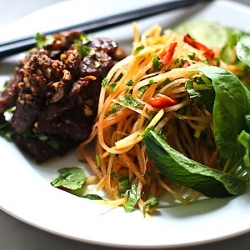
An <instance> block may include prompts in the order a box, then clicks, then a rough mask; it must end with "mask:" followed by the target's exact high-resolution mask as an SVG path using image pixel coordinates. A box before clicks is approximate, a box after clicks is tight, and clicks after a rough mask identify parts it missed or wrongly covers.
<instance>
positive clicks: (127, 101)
mask: <svg viewBox="0 0 250 250" xmlns="http://www.w3.org/2000/svg"><path fill="white" fill-rule="evenodd" d="M117 102H118V103H119V104H120V105H121V106H123V107H129V106H132V107H143V106H144V104H142V103H140V102H138V101H137V100H135V99H134V98H133V97H132V96H131V95H127V96H125V97H124V98H122V99H118V100H117Z"/></svg>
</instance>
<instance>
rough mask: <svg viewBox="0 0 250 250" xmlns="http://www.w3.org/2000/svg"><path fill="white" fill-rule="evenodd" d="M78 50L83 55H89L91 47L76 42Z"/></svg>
mask: <svg viewBox="0 0 250 250" xmlns="http://www.w3.org/2000/svg"><path fill="white" fill-rule="evenodd" d="M75 46H76V48H77V50H78V52H79V53H80V54H81V56H82V57H85V56H88V55H89V52H90V50H91V48H90V47H89V46H87V45H85V44H75Z"/></svg>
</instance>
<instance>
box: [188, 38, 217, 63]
mask: <svg viewBox="0 0 250 250" xmlns="http://www.w3.org/2000/svg"><path fill="white" fill-rule="evenodd" d="M184 42H185V43H187V44H189V45H190V46H192V47H194V48H195V49H198V50H202V51H204V55H205V56H206V57H207V58H208V59H212V58H213V57H214V52H213V51H212V50H211V49H209V48H208V47H206V46H205V45H204V44H202V43H199V42H196V41H195V40H194V39H192V37H190V36H189V35H185V36H184Z"/></svg>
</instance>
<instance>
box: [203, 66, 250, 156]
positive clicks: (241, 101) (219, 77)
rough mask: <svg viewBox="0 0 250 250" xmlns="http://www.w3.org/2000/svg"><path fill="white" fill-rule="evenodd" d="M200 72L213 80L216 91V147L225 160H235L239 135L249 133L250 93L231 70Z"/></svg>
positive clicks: (214, 69) (211, 67)
mask: <svg viewBox="0 0 250 250" xmlns="http://www.w3.org/2000/svg"><path fill="white" fill-rule="evenodd" d="M199 70H200V71H201V72H203V73H204V74H205V75H206V76H207V77H208V78H210V79H211V80H212V83H213V87H214V91H215V100H214V106H213V119H214V126H215V141H216V144H217V145H218V147H219V148H220V154H221V156H222V157H224V158H225V159H230V158H233V156H234V154H235V152H236V146H237V145H236V143H237V137H238V135H239V134H240V132H241V131H242V130H246V131H249V127H248V125H247V122H246V119H245V116H246V115H248V114H249V113H250V92H249V90H248V89H247V88H246V87H245V86H244V85H243V84H242V83H241V81H240V80H239V79H238V78H237V77H236V76H235V75H234V74H232V73H231V72H229V71H227V70H224V69H221V68H218V67H213V66H205V67H203V68H200V69H199ZM229 104H230V105H229Z"/></svg>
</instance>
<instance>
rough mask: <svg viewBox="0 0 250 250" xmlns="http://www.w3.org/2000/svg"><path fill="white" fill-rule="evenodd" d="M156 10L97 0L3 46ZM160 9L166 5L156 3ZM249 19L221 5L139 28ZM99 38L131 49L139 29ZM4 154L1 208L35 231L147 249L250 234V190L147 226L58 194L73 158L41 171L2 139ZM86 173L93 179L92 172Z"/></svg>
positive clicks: (34, 24) (50, 13)
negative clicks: (61, 174)
mask: <svg viewBox="0 0 250 250" xmlns="http://www.w3.org/2000/svg"><path fill="white" fill-rule="evenodd" d="M150 2H152V1H151V0H140V1H133V3H131V2H129V1H128V2H126V5H125V6H123V5H122V4H117V2H116V1H115V0H106V1H100V0H99V1H97V0H92V1H91V5H87V4H86V2H85V1H82V0H80V1H79V0H72V1H65V2H62V3H60V4H56V5H54V6H51V7H49V8H46V9H43V10H40V11H38V12H35V13H33V14H31V15H29V16H27V17H25V18H23V19H21V20H19V21H17V22H15V23H13V24H11V25H10V26H8V27H6V28H4V29H2V30H0V33H1V35H2V40H3V39H4V38H3V37H5V40H7V39H12V38H14V36H17V37H18V36H20V35H30V34H35V33H36V32H42V31H44V30H46V29H48V27H50V28H51V30H53V29H55V28H59V27H60V25H64V26H65V25H70V24H74V23H77V22H80V21H82V20H83V19H84V20H89V19H91V18H95V17H101V16H104V15H110V14H112V13H117V12H121V11H125V10H129V9H132V8H136V7H140V6H145V5H150V4H152V3H150ZM158 2H162V1H160V0H158V1H154V3H158ZM90 8H91V9H90ZM70 10H72V11H70ZM93 13H94V16H93ZM249 16H250V10H249V8H247V7H246V6H243V5H239V4H236V3H232V2H229V1H215V2H213V3H210V4H207V5H200V6H195V7H192V8H188V9H186V10H177V11H172V12H170V13H166V14H164V15H159V16H156V17H154V18H149V19H148V20H144V21H140V22H139V27H140V29H141V30H144V29H146V28H147V27H149V26H151V25H153V24H154V23H159V24H160V25H162V26H163V27H170V26H173V25H177V24H179V23H180V22H182V21H187V20H189V19H206V20H217V21H219V22H220V23H222V24H224V25H228V26H232V27H239V28H242V29H245V30H247V29H248V26H249V22H248V20H249ZM49 17H50V18H49ZM24 27H25V29H24ZM24 30H25V31H24ZM24 32H25V33H24ZM96 35H98V36H100V35H105V36H108V37H110V38H113V39H116V40H118V41H120V42H121V44H124V45H126V46H128V45H129V44H130V43H131V40H132V28H131V25H123V26H122V27H119V28H114V29H111V30H107V31H103V32H99V33H98V34H96ZM127 48H128V47H127ZM22 56H23V55H18V56H13V57H10V58H8V59H5V60H3V61H2V62H1V67H0V77H1V78H0V81H2V82H1V84H2V83H3V81H4V80H5V79H6V77H8V76H10V75H11V74H12V72H13V69H14V66H15V63H16V62H17V60H18V59H19V58H20V57H22ZM0 152H1V153H0V155H1V177H0V178H1V180H0V190H1V192H0V208H1V209H2V210H4V211H6V212H7V213H9V214H11V215H12V216H14V217H16V218H18V219H20V220H22V221H24V222H27V223H28V224H31V225H33V226H35V227H38V228H40V229H43V230H46V231H48V232H51V233H54V234H57V235H61V236H64V237H67V238H71V239H76V240H79V241H84V242H88V243H95V244H100V245H109V246H115V247H138V248H143V249H145V248H152V247H154V248H162V247H164V248H168V247H169V248H170V247H177V246H188V245H196V244H201V243H205V242H211V241H216V240H221V239H225V238H229V237H232V236H236V235H239V234H242V233H244V232H248V231H250V216H249V214H250V195H249V194H250V193H249V192H250V190H249V188H248V190H247V191H246V193H245V194H243V195H240V196H238V197H233V198H226V199H209V200H203V201H200V202H197V203H194V204H191V205H189V206H185V207H184V206H180V207H167V206H161V208H160V209H159V210H158V212H157V213H156V214H154V215H153V216H152V218H151V219H150V220H148V219H144V218H143V216H142V215H141V213H140V212H139V211H135V212H132V213H129V214H128V213H125V212H124V210H123V208H116V209H113V210H109V209H108V208H107V207H105V206H101V205H96V204H95V202H92V201H89V200H85V199H82V198H79V197H76V196H73V195H70V194H68V193H66V192H63V191H61V190H58V189H56V188H53V187H52V186H51V185H50V181H51V180H52V179H54V178H55V177H56V176H57V175H58V173H57V170H58V169H59V168H63V167H70V166H83V165H82V164H81V163H79V162H78V161H77V159H76V155H75V151H74V150H73V151H72V152H70V153H69V154H68V155H67V156H65V157H63V158H56V159H53V160H51V161H49V162H48V163H46V164H42V165H38V164H36V163H34V162H33V161H32V160H31V159H29V157H27V156H26V155H24V154H23V153H21V152H20V151H19V150H18V149H17V148H16V146H15V145H13V144H12V143H10V142H7V141H6V140H5V139H3V138H0ZM85 169H86V171H88V167H87V166H85Z"/></svg>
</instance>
